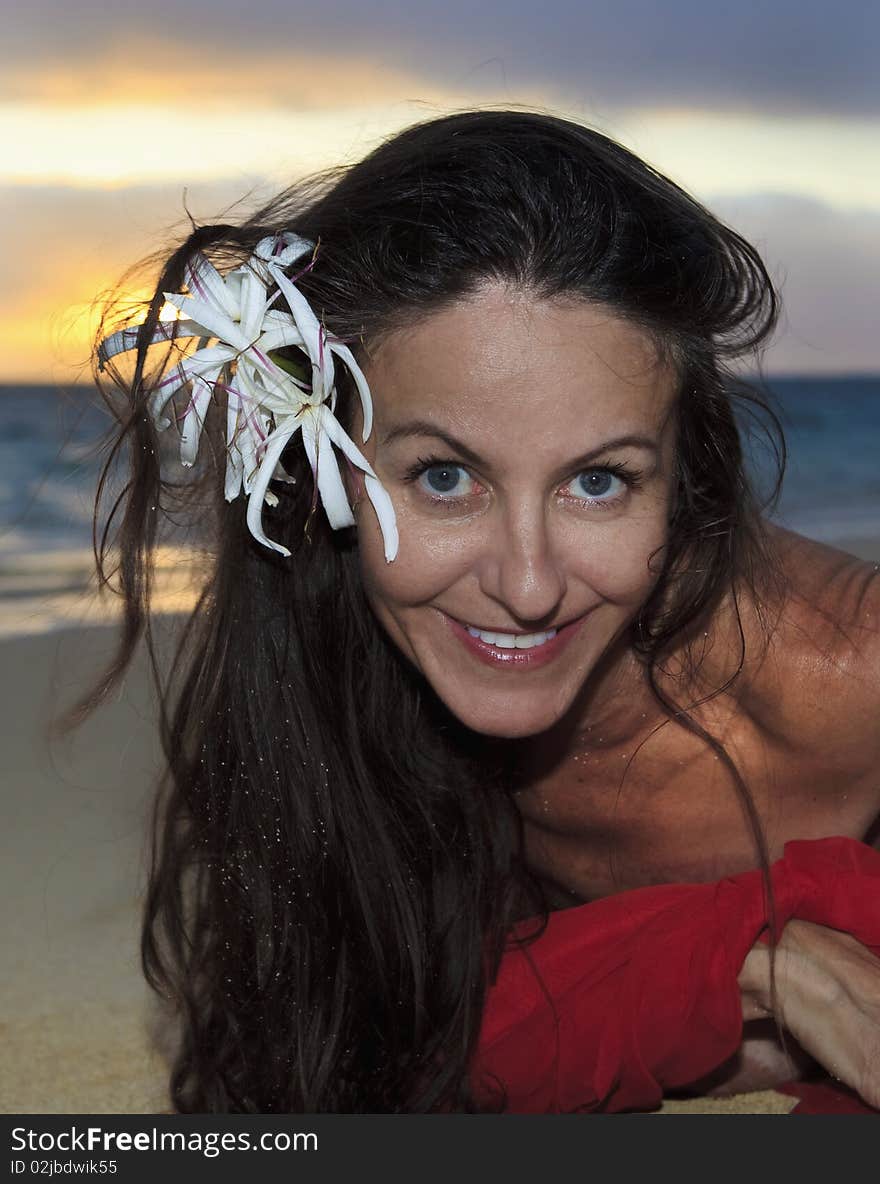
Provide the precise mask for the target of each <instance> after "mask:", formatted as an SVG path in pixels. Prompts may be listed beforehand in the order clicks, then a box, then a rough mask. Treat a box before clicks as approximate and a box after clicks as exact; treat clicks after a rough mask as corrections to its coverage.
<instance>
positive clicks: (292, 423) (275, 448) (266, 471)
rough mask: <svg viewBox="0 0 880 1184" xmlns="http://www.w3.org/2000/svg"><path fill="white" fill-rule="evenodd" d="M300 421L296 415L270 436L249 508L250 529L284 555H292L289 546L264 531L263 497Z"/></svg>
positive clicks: (258, 539)
mask: <svg viewBox="0 0 880 1184" xmlns="http://www.w3.org/2000/svg"><path fill="white" fill-rule="evenodd" d="M300 422H301V421H300V419H299V417H297V416H294V417H293V418H292V419H290V420H289V421H288V422H287V423H286V424H284V425H283V427H280V428H277V429H276V430H275V431H274V432H273V433H272V435H271V436H270V437H269V440H268V442H267V444H266V451H265V452H264V453H263V457H262V460H261V461H260V466H259V468H258V469H257V473H256V476H255V477H254V481H253V484H252V486H251V496H250V499H249V501H248V508H247V524H248V529H249V530H250V532H251V534H252V535H253V536H254V538H255V539H256V540H257V542H258V543H262V544H263V546H264V547H270V548H271V549H272V550H273V551H278V552H279V553H280V554H281V555H284V556H289V555H290V551H288V549H287V547H283V546H282V545H281V544H280V543H273V542H272V540H271V539H267V538H266V535H265V534H264V533H263V499H264V498H265V495H266V490H267V489H268V488H269V482H270V481H271V480H272V474H273V473H274V471H275V465H276V464H277V463H278V460H279V458H280V456H281V453H282V452H283V451H284V448H285V446H286V444H287V442H288V440H289V439H290V438H291V436H292V435H293V434H294V433H295V432H296V431H297V430H298V428H299V427H300Z"/></svg>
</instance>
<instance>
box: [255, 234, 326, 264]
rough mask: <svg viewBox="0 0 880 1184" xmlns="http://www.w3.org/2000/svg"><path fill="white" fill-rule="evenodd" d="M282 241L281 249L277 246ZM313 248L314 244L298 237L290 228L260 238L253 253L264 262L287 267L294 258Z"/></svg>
mask: <svg viewBox="0 0 880 1184" xmlns="http://www.w3.org/2000/svg"><path fill="white" fill-rule="evenodd" d="M281 243H283V244H284V245H283V246H282V247H281V250H280V251H279V250H278V247H279V246H280V245H281ZM314 249H315V244H314V243H313V242H311V241H310V240H309V239H307V238H300V236H299V235H298V234H294V233H293V231H292V230H285V231H282V233H281V234H270V235H269V236H268V237H267V238H261V239H260V241H259V242H258V243H257V245H256V248H255V249H254V255H255V256H256V257H257V259H260V260H262V261H263V262H264V263H270V262H271V263H277V264H278V266H279V267H288V266H289V265H290V264H291V263H293V261H294V260H295V259H299V257H300V256H301V255H305V254H307V253H309V252H311V251H313V250H314Z"/></svg>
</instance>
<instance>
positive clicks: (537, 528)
mask: <svg viewBox="0 0 880 1184" xmlns="http://www.w3.org/2000/svg"><path fill="white" fill-rule="evenodd" d="M491 530H492V536H491V541H490V543H489V546H488V547H487V550H486V553H485V555H484V562H483V564H482V566H481V570H480V573H479V574H480V588H481V590H482V591H483V593H484V594H485V595H486V596H488V597H490V598H491V599H492V600H495V601H497V602H498V604H499V605H501V606H502V607H503V608H504V609H506V611H507V612H508V613H509V614H510V615H511V616H512V617H514V618H515V619H516V621H517V622H522V623H540V622H542V621H543V620H545V619H547V618H550V617H552V616H553V613H554V612H555V611H556V609H557V608H558V606H559V604H560V602H561V601H562V598H563V595H564V594H565V571H564V567H563V563H562V557H561V555H560V554H559V553H558V550H559V548H558V547H557V546H554V540H553V538H552V534H551V530H550V527H549V524H548V522H547V514H546V511H545V509H544V508H543V507H541V506H534V505H533V506H520V507H515V508H511V509H509V510H508V511H507V513H506V514H505V515H504V517H503V520H502V521H497V520H496V521H495V522H493V524H492V527H491Z"/></svg>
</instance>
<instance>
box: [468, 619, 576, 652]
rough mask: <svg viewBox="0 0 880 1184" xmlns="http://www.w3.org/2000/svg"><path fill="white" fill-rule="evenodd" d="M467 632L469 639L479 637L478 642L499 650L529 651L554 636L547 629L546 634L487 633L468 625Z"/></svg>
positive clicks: (550, 630)
mask: <svg viewBox="0 0 880 1184" xmlns="http://www.w3.org/2000/svg"><path fill="white" fill-rule="evenodd" d="M467 631H468V633H470V635H471V637H479V639H480V641H486V642H488V643H489V645H496V646H498V648H499V649H501V650H512V649H517V650H530V649H533V648H534V647H535V646H536V645H543V644H544V643H545V642H546V641H550V639H551V638H552V637H555V636H556V630H555V629H548V630H547V631H546V633H488V632H486V631H484V630H482V629H475V628H474V626H473V625H468V627H467Z"/></svg>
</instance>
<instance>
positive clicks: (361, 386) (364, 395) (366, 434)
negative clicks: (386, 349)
mask: <svg viewBox="0 0 880 1184" xmlns="http://www.w3.org/2000/svg"><path fill="white" fill-rule="evenodd" d="M330 349H331V350H332V351H333V353H334V354H336V355H337V356H338V357H340V358H341V359H342V360H343V362H345V364H346V366H347V367H348V369H349V370H350V372H351V376H352V378H353V379H354V381H355V385H356V386H357V388H358V394H359V395H360V397H361V407H362V408H363V412H364V431H363V439H364V443H366V442H367V440H369V438H370V433H371V432H372V430H373V397H372V395H371V394H370V388H369V386H368V385H367V380H366V378H365V376H364V372H363V370H361V368H360V366H359V365H358V364H357V362H356V361H355V360H354V354H353V353H352V352H351V350H350V349H349V348H348V346H347V345H343V344H342V343H341V342H338V341H331V342H330Z"/></svg>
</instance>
